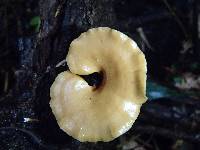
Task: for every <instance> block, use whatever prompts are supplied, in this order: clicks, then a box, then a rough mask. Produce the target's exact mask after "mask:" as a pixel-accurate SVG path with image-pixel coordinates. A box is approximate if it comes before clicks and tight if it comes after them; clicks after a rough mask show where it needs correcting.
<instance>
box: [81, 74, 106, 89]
mask: <svg viewBox="0 0 200 150" xmlns="http://www.w3.org/2000/svg"><path fill="white" fill-rule="evenodd" d="M81 77H82V78H83V79H85V81H86V82H87V83H88V84H89V85H90V86H93V87H95V88H96V89H98V88H99V87H100V86H101V84H102V81H103V72H95V73H92V74H90V75H82V76H81Z"/></svg>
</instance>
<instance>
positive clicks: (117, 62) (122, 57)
mask: <svg viewBox="0 0 200 150" xmlns="http://www.w3.org/2000/svg"><path fill="white" fill-rule="evenodd" d="M66 60H67V64H68V67H69V70H70V71H65V72H62V73H60V74H59V75H58V76H57V77H56V79H55V81H54V83H53V85H52V86H51V89H50V96H51V101H50V106H51V109H52V111H53V114H54V115H55V117H56V120H57V122H58V125H59V126H60V128H61V129H62V130H63V131H64V132H66V133H67V134H68V135H70V136H72V137H74V138H75V139H77V140H79V141H82V142H84V141H89V142H97V141H104V142H108V141H111V140H113V139H115V138H117V137H118V136H120V135H122V134H123V133H125V132H126V131H128V130H129V129H130V128H131V126H132V125H133V123H134V122H135V120H136V118H137V117H138V115H139V112H140V107H141V105H142V104H143V103H144V102H145V101H146V100H147V97H146V96H145V95H146V72H147V68H146V60H145V56H144V54H143V53H142V51H141V50H140V49H139V48H138V46H137V44H136V43H135V42H134V41H133V40H131V39H130V38H129V37H128V36H126V35H125V34H123V33H121V32H119V31H117V30H114V29H110V28H108V27H98V28H93V29H89V30H88V31H87V32H85V33H82V34H81V35H80V37H78V38H77V39H75V40H73V41H72V43H71V45H70V48H69V52H68V55H67V58H66ZM95 72H99V73H100V72H101V73H102V74H103V81H102V82H101V84H100V86H98V87H95V86H90V85H88V83H87V82H86V81H85V80H84V79H83V78H82V77H81V76H79V75H89V74H92V73H95Z"/></svg>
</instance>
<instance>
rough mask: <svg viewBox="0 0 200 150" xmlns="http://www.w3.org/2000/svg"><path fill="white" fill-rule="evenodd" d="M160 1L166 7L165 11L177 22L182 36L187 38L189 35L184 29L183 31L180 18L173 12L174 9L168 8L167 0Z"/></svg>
mask: <svg viewBox="0 0 200 150" xmlns="http://www.w3.org/2000/svg"><path fill="white" fill-rule="evenodd" d="M162 1H163V3H164V4H165V6H166V7H167V9H168V10H169V12H170V13H171V14H172V16H174V19H175V21H176V22H177V24H178V25H179V26H180V28H181V30H182V31H183V34H184V36H185V37H186V38H188V37H189V35H188V33H187V32H186V29H185V27H184V25H183V23H182V22H181V20H180V18H179V17H178V16H177V15H176V12H175V11H174V9H173V8H172V7H171V6H170V4H169V3H168V1H167V0H162Z"/></svg>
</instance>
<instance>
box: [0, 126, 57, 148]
mask: <svg viewBox="0 0 200 150" xmlns="http://www.w3.org/2000/svg"><path fill="white" fill-rule="evenodd" d="M5 130H14V131H16V132H22V133H24V134H25V135H28V136H29V137H31V138H32V139H33V140H34V142H35V143H37V144H38V145H39V146H40V147H42V148H45V149H51V150H53V149H57V147H56V146H54V145H49V144H44V143H43V142H42V139H41V138H40V137H39V136H37V135H35V134H34V133H33V132H31V131H28V130H26V129H22V128H17V127H1V128H0V131H5Z"/></svg>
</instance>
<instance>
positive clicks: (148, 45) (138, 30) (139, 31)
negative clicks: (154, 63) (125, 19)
mask: <svg viewBox="0 0 200 150" xmlns="http://www.w3.org/2000/svg"><path fill="white" fill-rule="evenodd" d="M136 30H137V32H138V33H139V35H140V38H141V39H142V41H143V42H144V43H145V44H146V46H147V47H148V48H149V49H151V50H153V47H152V46H151V45H150V43H149V40H148V39H147V37H146V35H145V33H144V31H143V29H142V27H139V28H137V29H136Z"/></svg>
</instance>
